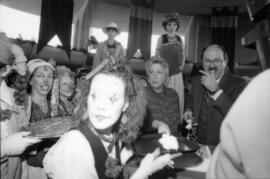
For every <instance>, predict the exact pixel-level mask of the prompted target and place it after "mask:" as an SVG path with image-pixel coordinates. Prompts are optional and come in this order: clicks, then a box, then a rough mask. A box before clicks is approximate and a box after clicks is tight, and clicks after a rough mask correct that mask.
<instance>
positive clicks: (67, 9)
mask: <svg viewBox="0 0 270 179" xmlns="http://www.w3.org/2000/svg"><path fill="white" fill-rule="evenodd" d="M73 5H74V4H73V0H42V6H41V20H40V30H39V39H38V47H37V53H38V52H39V51H40V50H41V49H42V48H43V47H44V46H46V45H47V43H48V42H49V41H50V40H51V38H52V37H53V36H54V35H57V36H58V38H59V40H60V42H61V43H62V46H63V49H64V50H65V51H66V53H67V54H68V56H70V39H71V25H72V16H73Z"/></svg>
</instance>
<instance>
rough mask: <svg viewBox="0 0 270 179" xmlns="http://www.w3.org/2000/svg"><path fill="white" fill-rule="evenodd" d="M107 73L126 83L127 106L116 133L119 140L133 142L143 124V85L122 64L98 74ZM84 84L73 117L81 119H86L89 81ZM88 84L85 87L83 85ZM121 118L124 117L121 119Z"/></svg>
mask: <svg viewBox="0 0 270 179" xmlns="http://www.w3.org/2000/svg"><path fill="white" fill-rule="evenodd" d="M100 73H103V74H109V75H113V76H116V77H119V78H121V79H122V80H123V81H124V82H125V84H126V89H125V91H126V97H127V98H128V101H129V106H128V108H127V110H126V112H124V113H123V114H122V115H121V116H120V119H119V122H120V124H119V126H118V127H117V129H118V130H117V131H116V132H117V134H118V137H119V140H120V141H122V142H123V143H126V144H130V143H131V142H133V141H134V140H135V139H136V138H137V136H138V134H139V131H140V128H141V126H142V125H143V120H144V115H145V111H146V104H147V102H146V96H145V90H144V86H143V84H142V81H141V80H140V78H139V77H137V76H135V75H134V74H132V73H131V72H130V71H129V70H127V69H126V68H125V67H124V66H121V65H119V66H114V67H109V68H107V69H104V70H102V71H101V72H99V73H98V74H100ZM98 74H96V75H98ZM83 84H84V85H81V86H82V87H83V88H82V89H81V90H82V91H83V92H82V94H83V95H82V98H81V100H80V102H79V104H78V106H77V107H76V109H75V112H74V114H73V115H74V118H77V119H78V118H80V119H81V120H84V121H85V120H86V119H87V98H85V96H88V93H89V89H90V85H91V83H87V82H84V83H83ZM87 84H89V85H88V87H87V88H85V85H87ZM123 118H125V119H124V120H123ZM123 121H125V122H123Z"/></svg>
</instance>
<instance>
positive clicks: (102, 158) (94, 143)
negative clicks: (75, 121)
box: [78, 122, 123, 179]
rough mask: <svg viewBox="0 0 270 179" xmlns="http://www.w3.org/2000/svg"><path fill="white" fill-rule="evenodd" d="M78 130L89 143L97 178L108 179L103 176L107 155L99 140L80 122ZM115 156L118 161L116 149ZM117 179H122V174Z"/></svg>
mask: <svg viewBox="0 0 270 179" xmlns="http://www.w3.org/2000/svg"><path fill="white" fill-rule="evenodd" d="M78 130H79V131H80V132H81V133H82V134H83V135H84V136H85V138H86V139H87V141H88V142H89V145H90V146H91V148H92V151H93V156H94V159H95V168H96V170H97V174H98V178H99V179H110V178H108V177H107V176H105V170H106V167H105V162H106V160H107V157H108V154H107V152H106V149H105V148H104V145H103V144H102V142H101V140H100V139H99V137H98V136H96V135H95V134H94V133H93V132H92V131H91V130H90V129H89V127H88V125H87V124H86V123H84V122H82V123H81V124H80V125H79V128H78ZM116 155H117V158H119V159H120V152H119V150H117V149H116ZM117 179H123V173H120V175H119V176H118V178H117Z"/></svg>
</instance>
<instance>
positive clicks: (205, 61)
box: [203, 58, 222, 65]
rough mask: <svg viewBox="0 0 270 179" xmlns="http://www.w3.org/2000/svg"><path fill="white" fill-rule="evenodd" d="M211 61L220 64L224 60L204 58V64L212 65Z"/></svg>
mask: <svg viewBox="0 0 270 179" xmlns="http://www.w3.org/2000/svg"><path fill="white" fill-rule="evenodd" d="M211 63H213V64H214V65H220V64H221V63H222V60H221V59H219V58H215V59H214V60H210V59H203V64H204V65H210V64H211Z"/></svg>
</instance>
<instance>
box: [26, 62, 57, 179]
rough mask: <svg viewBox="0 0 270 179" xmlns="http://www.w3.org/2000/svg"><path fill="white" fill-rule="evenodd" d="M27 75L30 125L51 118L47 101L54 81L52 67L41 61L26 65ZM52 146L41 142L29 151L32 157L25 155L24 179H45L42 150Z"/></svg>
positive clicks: (27, 113)
mask: <svg viewBox="0 0 270 179" xmlns="http://www.w3.org/2000/svg"><path fill="white" fill-rule="evenodd" d="M27 68H28V73H29V86H28V89H27V91H28V95H29V99H28V105H27V109H26V116H27V117H28V118H29V121H30V123H32V122H35V121H38V120H43V119H46V118H49V117H50V116H51V111H52V109H51V105H50V101H49V99H48V97H49V95H48V94H49V93H50V91H51V89H52V86H53V81H54V67H53V66H52V65H51V64H49V63H48V62H46V61H44V60H42V59H33V60H31V61H29V62H28V63H27ZM51 145H52V144H51V143H48V141H43V142H42V143H40V144H38V145H37V146H33V147H32V148H30V149H29V151H33V152H34V155H27V156H26V158H27V163H28V166H27V170H26V173H23V175H24V177H25V176H26V177H27V178H29V179H31V178H33V179H36V178H39V179H42V178H46V176H45V173H44V172H43V169H42V168H41V167H42V163H41V161H42V159H43V157H44V155H45V153H46V152H45V151H44V149H45V148H47V147H50V146H51Z"/></svg>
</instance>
